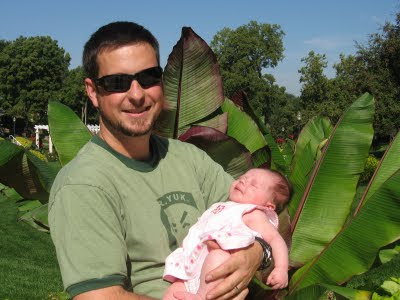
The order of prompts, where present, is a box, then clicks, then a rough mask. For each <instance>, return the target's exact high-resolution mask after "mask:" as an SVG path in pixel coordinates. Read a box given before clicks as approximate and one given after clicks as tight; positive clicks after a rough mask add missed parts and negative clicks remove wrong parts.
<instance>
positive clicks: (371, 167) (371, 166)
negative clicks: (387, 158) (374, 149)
mask: <svg viewBox="0 0 400 300" xmlns="http://www.w3.org/2000/svg"><path fill="white" fill-rule="evenodd" d="M378 163H379V159H377V158H376V157H375V156H374V155H372V154H371V155H369V156H368V158H367V162H366V164H365V169H364V172H363V173H362V174H361V182H362V183H367V182H368V181H369V180H370V179H371V177H372V175H373V174H374V172H375V169H376V167H377V166H378Z"/></svg>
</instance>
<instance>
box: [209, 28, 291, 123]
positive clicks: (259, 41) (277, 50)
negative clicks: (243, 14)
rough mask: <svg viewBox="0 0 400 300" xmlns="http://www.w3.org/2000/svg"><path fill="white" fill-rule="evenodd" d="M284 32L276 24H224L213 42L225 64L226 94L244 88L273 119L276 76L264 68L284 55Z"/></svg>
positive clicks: (263, 113) (252, 100) (256, 104)
mask: <svg viewBox="0 0 400 300" xmlns="http://www.w3.org/2000/svg"><path fill="white" fill-rule="evenodd" d="M283 36H284V32H283V31H282V30H281V27H280V26H279V25H276V24H264V23H257V22H256V21H251V22H250V23H248V24H247V25H243V26H240V27H238V28H237V29H235V30H232V29H229V28H223V29H222V30H220V31H219V32H218V33H217V34H216V35H215V36H214V38H213V40H212V41H211V43H210V46H211V49H212V50H213V51H214V53H215V55H216V56H217V60H218V63H219V65H220V68H221V75H222V78H223V85H224V91H225V95H226V96H227V97H231V96H232V95H233V94H234V93H235V92H237V91H239V90H243V91H245V92H246V93H247V95H248V97H249V99H250V101H251V103H252V105H253V106H254V108H255V109H256V111H257V112H258V113H259V114H260V115H263V116H264V117H266V122H267V121H268V119H269V116H270V115H269V111H270V107H269V103H270V102H271V101H273V98H274V96H275V95H274V94H273V92H274V91H275V90H276V88H275V87H274V82H275V79H274V77H273V76H272V75H270V74H265V73H264V72H263V70H264V69H266V68H274V67H276V66H277V64H278V62H279V61H281V60H282V59H283V50H284V47H283V42H282V38H283Z"/></svg>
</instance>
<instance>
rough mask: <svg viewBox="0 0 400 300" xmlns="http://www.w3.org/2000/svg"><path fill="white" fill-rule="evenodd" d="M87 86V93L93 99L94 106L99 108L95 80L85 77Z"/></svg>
mask: <svg viewBox="0 0 400 300" xmlns="http://www.w3.org/2000/svg"><path fill="white" fill-rule="evenodd" d="M85 87H86V93H87V95H88V97H89V98H90V101H92V104H93V106H94V107H95V108H98V107H99V103H98V101H97V90H96V85H95V84H94V82H93V80H92V79H90V78H85Z"/></svg>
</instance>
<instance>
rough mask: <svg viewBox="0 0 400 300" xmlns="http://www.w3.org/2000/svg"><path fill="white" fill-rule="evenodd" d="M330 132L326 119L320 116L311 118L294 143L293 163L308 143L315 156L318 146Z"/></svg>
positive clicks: (330, 125)
mask: <svg viewBox="0 0 400 300" xmlns="http://www.w3.org/2000/svg"><path fill="white" fill-rule="evenodd" d="M331 132H332V124H331V122H330V121H329V119H328V118H326V117H320V116H317V117H314V118H312V119H311V120H310V121H309V122H308V123H307V124H306V126H304V128H303V129H302V130H301V132H300V134H299V138H298V139H297V142H296V152H295V154H294V157H293V163H295V161H296V160H298V158H297V157H298V156H301V153H302V151H303V149H304V148H305V147H306V145H307V143H310V146H311V149H312V150H313V152H315V155H316V153H317V149H319V145H320V144H321V143H322V142H323V141H324V140H326V139H328V138H329V136H330V134H331Z"/></svg>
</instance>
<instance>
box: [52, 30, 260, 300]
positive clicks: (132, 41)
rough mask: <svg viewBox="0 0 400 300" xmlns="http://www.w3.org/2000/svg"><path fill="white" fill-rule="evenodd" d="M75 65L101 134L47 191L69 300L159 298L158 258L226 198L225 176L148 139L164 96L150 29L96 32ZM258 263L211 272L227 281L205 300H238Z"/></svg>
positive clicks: (183, 147) (182, 148) (239, 262)
mask: <svg viewBox="0 0 400 300" xmlns="http://www.w3.org/2000/svg"><path fill="white" fill-rule="evenodd" d="M83 65H84V68H85V71H86V73H87V75H88V78H86V79H85V85H86V90H87V93H88V96H89V97H90V99H91V101H92V103H93V105H94V106H95V107H96V108H97V109H98V111H99V114H100V133H99V135H98V136H95V137H93V138H92V139H91V141H89V142H88V143H87V144H86V145H85V146H84V147H83V149H82V150H81V151H80V153H79V154H78V155H77V157H76V158H75V159H74V160H72V161H71V162H70V163H69V164H68V165H66V166H65V167H64V168H63V169H62V170H61V171H60V173H59V174H58V176H57V178H56V180H55V182H54V184H53V187H52V190H51V193H50V201H49V224H50V227H51V236H52V239H53V241H54V244H55V246H56V251H57V257H58V261H59V265H60V269H61V273H62V277H63V283H64V286H65V288H66V289H67V291H68V292H69V293H70V294H71V295H72V296H73V297H74V299H78V300H85V299H151V298H150V297H155V298H161V297H162V295H163V293H164V291H165V290H166V288H167V287H168V283H166V282H165V281H163V280H162V273H163V268H164V259H165V257H166V256H167V255H168V254H169V253H170V252H172V250H174V249H175V248H177V246H178V244H179V243H180V242H181V241H182V239H183V238H184V236H185V235H186V233H187V231H188V229H189V227H190V226H191V225H192V224H194V223H195V221H196V220H197V218H198V217H199V216H200V215H201V214H202V213H203V212H204V211H205V210H206V209H207V208H208V207H209V206H210V205H211V204H213V203H214V202H218V201H224V200H226V198H227V192H228V190H229V185H230V183H231V181H232V178H231V177H230V176H229V175H227V174H226V173H225V172H224V171H223V170H222V168H221V167H220V166H219V165H218V164H216V163H214V162H213V161H212V160H211V159H210V158H209V157H208V156H207V155H206V154H205V153H204V152H203V151H201V150H199V149H197V148H196V147H194V146H192V145H190V144H186V143H181V142H179V141H175V140H168V139H163V138H159V137H157V136H155V135H152V133H151V132H152V128H153V126H154V123H155V121H156V119H157V117H158V115H159V113H160V111H161V109H162V107H163V101H164V99H163V98H164V96H163V89H162V70H161V68H160V67H159V50H158V42H157V40H156V39H155V38H154V37H153V35H152V34H151V33H150V32H149V31H147V30H146V29H145V28H143V27H142V26H140V25H137V24H135V23H129V22H115V23H111V24H108V25H106V26H103V27H101V28H100V29H99V30H98V31H96V32H95V33H94V34H93V35H92V36H91V38H90V39H89V41H88V42H87V43H86V45H85V48H84V53H83ZM262 257H263V253H262V247H261V246H260V244H258V243H255V244H254V245H252V246H251V247H249V248H247V249H245V250H241V251H238V252H237V253H235V254H234V255H232V258H231V259H229V260H228V261H226V262H225V263H224V264H222V265H221V266H220V267H218V268H216V269H215V270H213V271H211V272H210V273H209V274H208V278H207V279H208V280H210V281H212V280H216V279H218V278H220V277H226V276H227V278H226V279H225V280H224V281H223V282H222V283H220V284H219V285H218V286H217V287H216V288H215V289H213V290H212V291H210V293H209V295H208V297H209V299H244V297H245V296H246V294H247V293H248V290H247V288H246V286H247V284H248V283H249V281H250V279H251V277H252V275H253V274H254V272H255V270H256V269H257V268H258V266H259V264H260V262H261V260H262ZM264 257H266V256H265V253H264Z"/></svg>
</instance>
